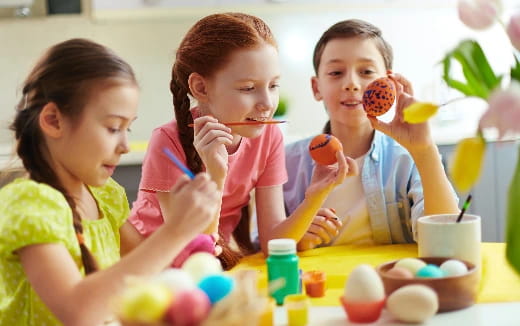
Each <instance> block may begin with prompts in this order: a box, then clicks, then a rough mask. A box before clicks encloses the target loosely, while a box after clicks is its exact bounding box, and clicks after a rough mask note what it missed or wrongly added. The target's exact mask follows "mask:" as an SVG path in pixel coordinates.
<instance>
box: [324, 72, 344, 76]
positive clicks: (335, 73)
mask: <svg viewBox="0 0 520 326" xmlns="http://www.w3.org/2000/svg"><path fill="white" fill-rule="evenodd" d="M327 75H329V76H339V75H341V71H330V72H328V73H327Z"/></svg>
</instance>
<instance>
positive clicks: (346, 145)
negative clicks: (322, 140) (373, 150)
mask: <svg viewBox="0 0 520 326" xmlns="http://www.w3.org/2000/svg"><path fill="white" fill-rule="evenodd" d="M330 127H331V133H332V134H333V135H334V136H335V137H336V138H338V139H339V141H340V142H341V144H342V145H343V154H345V155H346V156H349V157H352V158H358V157H361V156H362V155H364V154H366V153H367V152H368V150H369V149H370V145H371V144H372V139H373V138H374V128H373V127H372V125H371V124H370V121H368V120H367V121H366V123H362V124H359V125H357V126H349V125H344V124H338V123H333V122H332V121H331V126H330Z"/></svg>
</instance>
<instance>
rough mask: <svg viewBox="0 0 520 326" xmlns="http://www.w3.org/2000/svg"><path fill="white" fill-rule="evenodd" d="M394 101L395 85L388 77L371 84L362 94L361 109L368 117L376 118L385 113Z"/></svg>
mask: <svg viewBox="0 0 520 326" xmlns="http://www.w3.org/2000/svg"><path fill="white" fill-rule="evenodd" d="M394 101H395V85H394V82H393V81H392V80H391V79H390V78H388V77H382V78H378V79H376V80H374V81H373V82H371V83H370V84H369V85H368V86H367V89H366V90H365V93H364V94H363V107H364V108H365V111H366V112H367V114H368V115H370V116H373V117H376V116H379V115H382V114H384V113H386V112H387V111H388V110H390V108H391V107H392V105H393V104H394Z"/></svg>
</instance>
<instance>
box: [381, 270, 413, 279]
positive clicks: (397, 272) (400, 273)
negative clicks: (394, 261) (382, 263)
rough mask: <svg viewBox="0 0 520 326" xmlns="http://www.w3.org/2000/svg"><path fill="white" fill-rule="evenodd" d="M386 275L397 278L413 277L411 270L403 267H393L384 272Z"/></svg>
mask: <svg viewBox="0 0 520 326" xmlns="http://www.w3.org/2000/svg"><path fill="white" fill-rule="evenodd" d="M386 275H387V276H391V277H397V278H413V274H412V272H410V271H409V270H407V269H406V268H403V267H393V268H392V269H390V270H388V272H386Z"/></svg>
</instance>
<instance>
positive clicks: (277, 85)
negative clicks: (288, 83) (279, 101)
mask: <svg viewBox="0 0 520 326" xmlns="http://www.w3.org/2000/svg"><path fill="white" fill-rule="evenodd" d="M279 87H280V85H279V84H272V85H271V88H272V89H275V88H279Z"/></svg>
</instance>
